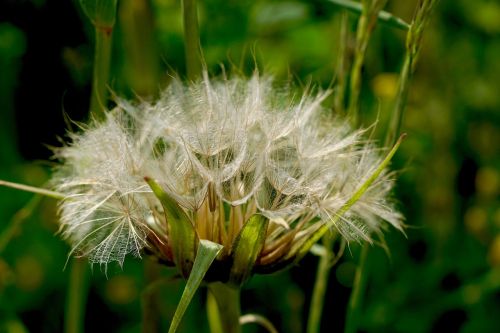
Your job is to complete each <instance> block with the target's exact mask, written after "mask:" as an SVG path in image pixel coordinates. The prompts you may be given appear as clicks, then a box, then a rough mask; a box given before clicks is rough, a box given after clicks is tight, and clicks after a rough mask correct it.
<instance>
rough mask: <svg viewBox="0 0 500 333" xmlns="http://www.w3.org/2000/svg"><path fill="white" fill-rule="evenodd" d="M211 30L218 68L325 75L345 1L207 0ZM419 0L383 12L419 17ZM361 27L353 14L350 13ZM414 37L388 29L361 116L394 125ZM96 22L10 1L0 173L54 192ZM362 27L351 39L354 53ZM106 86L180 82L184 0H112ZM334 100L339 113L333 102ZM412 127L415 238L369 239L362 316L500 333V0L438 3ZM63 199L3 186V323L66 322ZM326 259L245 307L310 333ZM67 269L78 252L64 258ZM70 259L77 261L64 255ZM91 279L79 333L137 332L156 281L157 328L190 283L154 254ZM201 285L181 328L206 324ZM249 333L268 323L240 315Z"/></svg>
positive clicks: (340, 287) (338, 289)
mask: <svg viewBox="0 0 500 333" xmlns="http://www.w3.org/2000/svg"><path fill="white" fill-rule="evenodd" d="M199 2H200V8H199V17H200V31H201V42H202V46H203V50H204V55H205V58H206V62H207V66H208V68H209V70H210V72H211V73H213V74H217V73H220V72H221V71H222V69H221V68H222V66H221V65H223V67H224V68H225V69H226V70H227V71H229V72H231V71H241V72H243V73H247V74H248V73H250V72H252V71H253V69H254V68H256V67H257V68H259V69H260V71H261V72H267V73H271V74H273V75H275V76H276V77H277V80H283V81H288V80H292V82H295V83H296V84H297V85H298V86H299V87H300V85H302V84H305V83H307V82H313V83H315V84H317V85H318V86H320V87H324V88H326V87H329V86H330V85H331V82H332V80H333V78H334V77H335V67H336V62H337V58H338V41H339V22H340V14H341V11H340V10H339V8H337V7H335V6H334V5H332V4H330V3H328V1H327V0H312V1H306V0H302V1H301V0H284V1H281V0H280V1H278V0H276V1H264V0H252V1H251V0H238V1H236V0H230V1H228V0H224V1H223V0H204V1H199ZM416 2H417V1H416V0H408V1H396V0H391V1H389V3H388V5H387V7H386V9H387V10H388V11H390V12H392V13H394V14H395V15H397V16H400V17H402V18H403V19H405V20H407V21H410V20H411V17H412V14H413V11H414V8H415V6H416ZM349 18H350V27H351V28H352V29H351V30H353V29H354V27H355V23H356V17H355V16H354V15H349ZM404 41H405V33H404V32H403V31H401V30H398V29H395V28H392V27H387V26H383V25H379V26H378V27H377V29H376V31H375V33H374V35H373V38H372V40H371V42H370V46H369V51H368V54H367V60H366V65H365V67H364V70H363V75H364V80H363V87H362V104H361V110H362V122H363V124H364V125H365V126H369V125H371V124H372V123H373V122H374V121H375V119H376V118H377V116H378V117H379V125H378V126H377V130H376V135H378V136H379V137H380V138H382V137H383V135H384V128H385V125H384V124H385V123H386V121H387V115H388V113H389V111H390V109H391V107H392V102H393V98H394V95H395V90H396V86H397V75H398V71H399V69H400V66H401V61H402V58H403V55H404ZM92 43H93V31H92V27H91V26H90V24H89V22H88V20H87V19H86V17H85V16H84V15H83V14H82V12H81V10H80V8H79V5H78V2H77V1H75V0H73V1H61V0H2V1H1V2H0V179H8V180H10V181H16V182H21V183H26V184H30V185H34V186H44V184H46V182H47V181H48V179H49V178H50V169H51V165H53V163H55V161H53V160H51V151H50V148H49V147H50V146H58V145H60V140H61V138H64V137H65V132H66V130H67V129H68V125H67V123H68V121H67V119H72V120H76V121H80V120H82V121H83V120H85V119H86V117H87V110H88V104H89V102H88V101H89V92H90V78H91V74H92V57H93V53H92V52H93V48H92ZM353 43H354V37H353V36H352V35H351V38H350V40H349V43H348V50H351V51H352V47H353ZM112 67H113V68H112V75H111V87H110V88H111V89H112V90H113V91H114V92H116V93H117V94H118V95H121V96H128V97H134V96H135V97H138V96H139V97H142V98H146V97H145V96H147V95H148V93H152V94H153V95H154V94H157V93H158V92H159V91H160V87H161V86H164V85H165V84H168V80H169V77H170V76H171V75H174V74H175V73H179V75H181V76H183V75H184V73H185V65H184V45H183V36H182V15H181V9H180V1H174V0H119V13H118V20H117V26H116V29H115V32H114V46H113V61H112ZM332 112H334V111H332ZM403 130H404V131H405V132H407V133H408V134H409V135H408V139H407V140H406V141H405V142H404V144H403V146H402V148H401V149H400V151H399V152H398V154H397V157H396V159H395V161H394V163H393V168H394V169H397V170H400V173H399V181H398V185H397V189H396V196H397V197H398V199H399V202H400V209H401V210H402V211H403V212H404V214H405V216H406V220H407V224H408V229H407V235H406V236H404V235H402V234H400V233H398V232H396V231H394V230H389V231H388V233H387V235H386V241H387V245H388V248H389V252H388V253H387V252H385V251H384V250H383V249H381V248H373V249H372V250H371V251H370V257H369V266H368V267H369V272H370V275H369V282H368V288H367V293H366V296H365V298H364V304H363V309H362V316H361V320H362V322H361V323H360V328H361V329H362V331H364V332H498V331H500V316H499V314H500V205H499V202H500V200H499V193H500V154H499V152H500V151H499V143H500V3H499V2H498V1H495V0H476V1H470V0H441V1H440V2H439V3H438V6H437V8H436V10H435V12H434V15H433V17H432V18H431V20H430V24H429V26H428V29H427V31H426V32H425V36H424V43H423V48H422V51H421V56H420V62H419V64H418V68H417V72H416V74H415V76H414V78H413V81H412V86H411V93H410V99H409V103H408V109H407V114H406V119H405V122H404V124H403ZM56 213H57V206H56V202H54V201H53V200H51V199H45V198H37V197H33V196H32V195H31V194H29V193H24V192H20V191H15V190H12V189H7V188H0V332H10V333H22V332H59V331H62V330H63V318H64V308H65V299H66V295H67V288H68V280H69V275H70V269H69V268H67V269H64V267H65V263H66V259H67V254H68V252H69V247H68V245H67V244H65V243H64V242H63V241H62V240H60V239H59V237H58V236H57V235H55V233H56V232H57V230H58V223H57V215H56ZM358 255H359V246H358V245H357V244H351V245H350V247H349V250H348V251H346V253H345V255H344V257H343V258H342V260H341V261H340V262H339V263H338V264H337V266H336V267H334V269H333V270H332V274H331V277H330V284H329V288H328V292H327V295H326V301H325V308H324V314H323V316H324V317H323V323H322V331H323V332H339V331H342V328H343V325H344V316H345V309H346V305H347V301H348V297H349V293H350V290H351V286H352V281H353V276H354V271H355V268H356V263H357V261H358ZM316 263H317V258H316V257H315V256H313V255H309V256H307V257H306V258H305V259H304V260H303V261H302V262H301V264H300V265H299V266H297V267H294V268H292V269H290V270H288V271H285V272H281V273H279V274H275V275H271V276H258V277H254V278H253V279H252V280H251V281H250V283H249V284H248V285H246V286H245V288H244V291H243V296H242V299H243V312H244V313H245V312H257V313H260V314H263V315H265V316H266V317H268V318H269V319H270V320H271V321H272V322H273V323H275V325H276V326H277V328H278V329H279V330H280V332H291V333H300V332H303V331H304V327H305V322H306V318H307V312H308V305H309V301H310V297H311V289H312V285H313V282H314V276H315V271H316ZM69 266H71V260H70V264H69ZM69 266H68V267H69ZM87 270H88V271H89V272H90V273H88V272H87V274H88V275H85V274H84V275H83V278H84V279H87V281H88V293H89V298H88V304H87V311H86V315H85V328H86V329H85V331H87V332H139V331H140V329H141V302H140V301H141V298H144V296H143V295H144V293H143V291H144V290H145V288H146V285H147V284H148V283H149V282H148V281H149V280H151V276H155V277H157V278H158V277H160V278H161V279H162V281H164V282H162V283H161V285H160V286H159V287H156V288H155V289H149V294H153V295H154V298H153V299H154V304H155V306H156V308H157V309H158V312H159V316H160V319H161V322H162V325H163V329H165V328H166V327H167V325H168V322H169V320H170V318H171V316H172V314H173V312H174V309H175V305H176V302H177V300H178V299H179V297H180V293H181V291H182V288H183V285H184V284H183V282H182V281H181V280H179V279H176V278H175V276H174V272H173V271H171V270H168V269H166V268H163V267H160V266H157V265H156V264H155V263H153V262H151V261H150V260H148V259H147V258H145V260H142V261H141V260H138V259H134V258H131V259H129V260H128V261H127V262H126V263H125V265H124V267H123V268H120V267H116V266H110V267H109V268H108V272H107V274H105V272H104V271H103V270H102V269H101V268H100V267H94V268H93V270H92V271H90V269H89V268H87ZM204 302H205V296H204V295H203V290H202V292H199V293H198V296H197V297H196V298H195V300H194V301H193V303H192V304H191V307H190V309H189V311H188V313H187V316H186V317H185V320H184V321H183V324H182V326H181V330H180V331H181V332H207V331H208V328H207V323H206V318H205V312H204V309H205V308H204V306H205V305H204V304H205V303H204ZM245 332H259V329H258V328H256V327H250V326H249V327H246V328H245Z"/></svg>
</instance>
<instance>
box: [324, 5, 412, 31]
mask: <svg viewBox="0 0 500 333" xmlns="http://www.w3.org/2000/svg"><path fill="white" fill-rule="evenodd" d="M328 1H330V2H331V3H334V4H336V5H338V6H340V7H343V8H345V9H347V10H349V11H351V12H353V13H355V14H358V15H361V12H362V11H363V5H362V4H361V3H359V2H355V1H350V0H328ZM378 20H379V21H380V22H382V23H385V24H387V25H390V26H392V27H395V28H399V29H403V30H408V29H410V25H409V24H408V23H406V22H405V21H404V20H403V19H401V18H399V17H397V16H394V15H392V14H391V13H389V12H386V11H383V10H381V11H380V12H379V13H378Z"/></svg>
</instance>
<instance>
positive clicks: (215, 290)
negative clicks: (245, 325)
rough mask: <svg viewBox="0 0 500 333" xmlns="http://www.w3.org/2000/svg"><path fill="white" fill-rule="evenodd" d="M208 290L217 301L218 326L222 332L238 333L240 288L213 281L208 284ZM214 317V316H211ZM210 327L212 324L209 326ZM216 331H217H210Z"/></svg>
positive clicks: (239, 330)
mask: <svg viewBox="0 0 500 333" xmlns="http://www.w3.org/2000/svg"><path fill="white" fill-rule="evenodd" d="M208 291H209V292H210V293H211V294H212V295H213V297H214V298H215V301H216V303H217V309H218V313H219V316H218V317H219V319H220V327H222V332H224V333H240V332H241V326H240V316H241V310H240V289H239V288H234V287H231V286H229V285H227V284H224V283H220V282H215V283H211V284H209V285H208ZM212 318H214V316H212ZM210 327H212V325H211V326H210ZM212 333H218V332H212Z"/></svg>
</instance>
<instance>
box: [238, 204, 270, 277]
mask: <svg viewBox="0 0 500 333" xmlns="http://www.w3.org/2000/svg"><path fill="white" fill-rule="evenodd" d="M268 224H269V220H268V219H267V218H265V217H264V216H262V215H257V214H255V215H253V216H252V217H250V218H249V219H248V221H247V222H246V223H245V225H244V226H243V228H242V229H241V231H240V233H239V234H238V237H237V238H236V240H235V242H234V244H233V249H232V256H233V264H232V266H231V272H230V275H229V281H230V283H232V284H235V285H237V286H240V285H241V284H242V283H243V282H245V281H246V280H247V279H248V278H249V277H250V275H251V274H252V270H253V266H254V265H255V262H256V261H257V258H258V256H259V254H260V252H261V251H262V248H263V247H264V242H265V239H266V232H267V226H268Z"/></svg>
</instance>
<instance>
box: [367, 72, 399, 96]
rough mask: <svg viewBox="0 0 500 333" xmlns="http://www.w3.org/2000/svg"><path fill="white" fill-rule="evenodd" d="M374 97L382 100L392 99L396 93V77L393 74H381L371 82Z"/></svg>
mask: <svg viewBox="0 0 500 333" xmlns="http://www.w3.org/2000/svg"><path fill="white" fill-rule="evenodd" d="M372 88H373V92H374V93H375V96H377V97H379V98H382V99H392V98H394V97H395V96H396V93H397V91H398V76H397V75H396V74H394V73H382V74H379V75H377V76H376V77H375V78H374V79H373V81H372Z"/></svg>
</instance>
